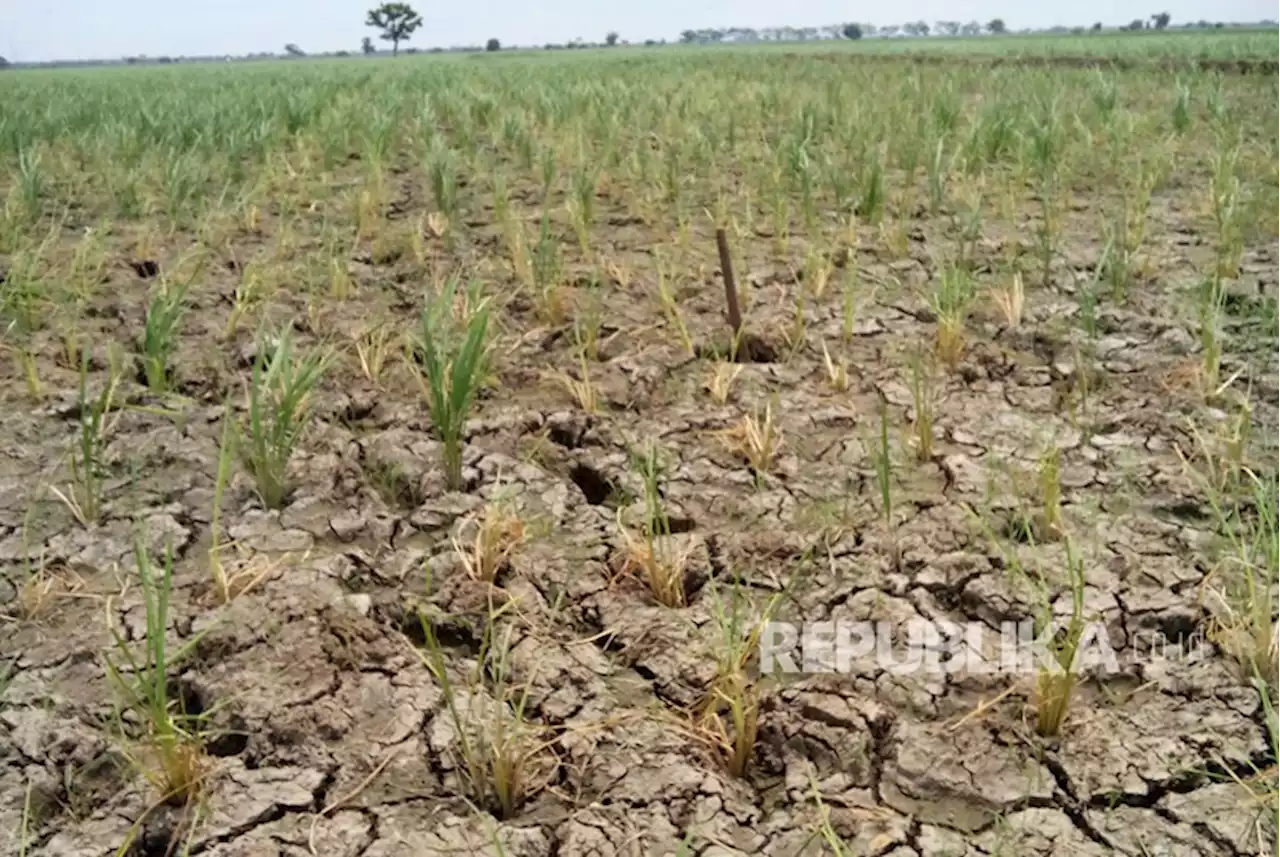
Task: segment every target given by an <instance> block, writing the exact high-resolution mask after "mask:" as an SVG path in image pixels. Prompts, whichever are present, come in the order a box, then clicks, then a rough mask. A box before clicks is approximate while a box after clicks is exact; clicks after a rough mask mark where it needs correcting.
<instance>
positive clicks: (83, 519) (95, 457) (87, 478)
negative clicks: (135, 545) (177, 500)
mask: <svg viewBox="0 0 1280 857" xmlns="http://www.w3.org/2000/svg"><path fill="white" fill-rule="evenodd" d="M107 363H108V368H107V380H106V383H105V384H103V387H102V391H101V392H100V393H99V394H98V397H97V398H96V399H91V398H90V396H89V352H88V351H85V352H83V353H82V354H81V358H80V395H79V409H78V410H79V412H80V430H79V432H78V436H77V443H76V445H75V446H74V447H72V450H71V485H70V486H68V488H67V490H66V491H65V492H64V491H61V490H59V489H57V488H52V489H51V490H52V491H53V493H54V495H55V496H56V497H57V498H58V499H59V500H61V501H62V502H63V503H64V504H65V505H66V507H67V508H68V509H70V510H71V514H72V515H74V516H75V519H76V521H78V522H79V524H80V525H81V526H82V527H88V526H90V525H92V524H95V523H97V521H98V518H99V516H100V515H101V514H102V493H103V485H104V481H105V479H106V463H105V461H104V458H105V454H106V447H107V434H108V431H109V429H110V423H109V421H108V417H109V416H110V414H111V410H112V407H113V406H114V405H115V398H116V392H117V390H118V388H119V386H120V379H121V377H122V375H123V367H122V365H121V363H122V361H121V359H120V354H119V352H118V350H117V349H115V348H109V349H108V360H107Z"/></svg>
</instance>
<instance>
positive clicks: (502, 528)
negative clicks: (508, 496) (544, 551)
mask: <svg viewBox="0 0 1280 857" xmlns="http://www.w3.org/2000/svg"><path fill="white" fill-rule="evenodd" d="M467 527H471V528H473V529H474V530H475V535H474V536H472V537H470V538H469V539H466V540H461V539H459V538H458V537H457V536H454V537H453V538H452V542H453V550H454V553H455V554H457V556H458V558H459V559H460V560H461V561H462V565H463V567H464V568H465V569H466V570H467V575H468V576H469V577H471V578H472V579H473V580H479V581H482V582H484V583H493V582H494V580H495V579H496V578H497V576H498V572H499V571H501V570H502V568H503V566H505V565H506V563H507V560H508V559H509V558H510V556H511V553H512V551H514V550H515V549H516V548H518V547H519V546H520V545H521V544H522V543H523V542H524V540H525V524H524V521H523V520H522V519H521V518H520V516H519V515H518V514H517V513H516V512H515V511H514V510H513V508H512V507H511V505H510V503H507V502H502V501H494V502H491V503H489V504H487V505H486V506H485V508H484V512H483V513H482V514H481V515H480V516H479V517H478V518H477V519H475V520H473V521H468V522H465V523H464V528H467Z"/></svg>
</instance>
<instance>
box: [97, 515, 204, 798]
mask: <svg viewBox="0 0 1280 857" xmlns="http://www.w3.org/2000/svg"><path fill="white" fill-rule="evenodd" d="M134 558H135V561H136V564H137V569H138V576H139V583H140V585H141V591H142V597H143V606H144V607H145V612H146V628H145V637H144V638H143V640H142V641H141V646H139V645H138V644H137V643H135V642H133V641H132V640H130V639H129V638H128V636H127V632H126V631H124V630H122V629H120V628H118V627H116V624H115V622H113V621H110V620H109V627H110V629H111V634H112V638H113V647H112V649H111V651H110V652H109V653H108V654H106V655H105V656H104V659H105V661H106V668H107V677H108V679H109V680H110V683H111V686H112V688H113V690H114V691H115V693H116V696H117V724H118V725H119V726H120V728H121V730H122V731H123V730H124V720H123V715H124V713H125V712H132V713H133V714H134V715H136V716H137V718H138V720H139V721H140V723H141V726H142V734H141V735H140V736H139V737H138V739H137V741H136V748H135V749H130V750H129V751H128V753H127V756H128V758H129V759H130V760H131V761H132V762H133V763H134V765H135V766H136V767H137V768H138V769H139V771H140V772H141V773H142V775H143V776H144V777H145V778H146V779H147V781H148V782H150V783H151V785H152V786H153V787H154V788H155V789H156V791H157V792H158V793H159V795H160V797H161V799H162V800H163V801H164V802H165V803H172V804H179V805H184V804H189V803H191V802H193V801H195V800H197V799H198V798H199V797H200V795H201V793H202V792H203V790H204V788H205V786H206V785H207V782H208V776H209V773H210V765H209V760H208V757H207V756H206V755H205V752H204V746H203V744H202V742H201V738H200V735H199V718H198V717H196V716H195V715H189V714H188V713H187V712H186V711H184V710H183V709H182V701H181V698H180V697H175V695H174V693H173V690H172V688H173V687H174V683H173V681H174V675H175V670H176V668H177V667H178V666H179V665H181V664H182V662H183V661H184V660H186V659H187V658H189V657H190V655H191V654H192V652H194V650H195V647H196V646H197V645H198V644H199V642H200V639H201V637H202V636H203V635H202V634H195V635H193V636H192V637H190V638H188V639H187V640H186V641H185V642H184V643H183V644H182V645H181V646H179V647H177V648H176V649H172V648H170V646H169V643H168V640H167V635H168V632H169V597H170V593H171V592H172V588H173V553H172V550H166V553H165V559H164V564H163V566H161V567H160V568H159V569H156V568H155V567H154V566H153V565H152V562H151V558H150V556H149V555H148V553H147V549H146V546H145V545H144V544H143V541H142V537H141V535H139V537H138V539H137V542H136V544H135V548H134ZM108 606H110V599H108ZM108 615H110V610H108ZM139 649H140V651H139Z"/></svg>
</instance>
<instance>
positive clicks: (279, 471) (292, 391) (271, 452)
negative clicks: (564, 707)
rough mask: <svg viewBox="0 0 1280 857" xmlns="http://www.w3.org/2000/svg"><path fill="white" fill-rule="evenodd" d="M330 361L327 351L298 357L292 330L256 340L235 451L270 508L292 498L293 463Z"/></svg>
mask: <svg viewBox="0 0 1280 857" xmlns="http://www.w3.org/2000/svg"><path fill="white" fill-rule="evenodd" d="M330 363H331V355H330V354H328V353H327V352H323V351H318V350H317V351H312V352H309V353H306V354H301V355H299V354H295V352H294V346H293V335H292V333H291V331H290V329H289V328H288V327H285V328H283V329H282V330H281V331H280V332H279V333H278V334H276V335H275V336H274V337H266V336H259V338H258V354H257V357H256V358H255V359H254V363H253V372H252V375H251V376H250V379H249V388H248V392H247V399H248V401H247V412H248V413H247V416H246V420H245V422H244V424H243V425H242V426H241V429H240V436H239V437H238V439H237V442H236V447H237V449H238V450H239V452H240V458H241V460H242V461H243V462H244V466H245V469H246V470H248V471H249V475H250V476H252V477H253V480H254V483H255V485H256V487H257V489H258V496H259V498H260V499H261V500H262V504H263V505H264V506H266V507H267V508H268V509H279V508H281V507H282V506H284V503H285V501H286V500H287V499H288V497H289V493H290V490H291V484H290V481H289V476H288V468H289V462H290V461H291V460H292V458H293V453H294V451H295V449H296V448H297V446H298V443H299V441H301V439H302V436H303V434H304V433H305V431H306V429H307V426H308V425H309V424H310V421H311V416H312V414H311V402H312V396H313V394H314V393H315V389H316V386H317V385H318V384H319V383H320V379H321V378H323V377H324V374H325V372H326V371H327V370H328V368H329V365H330Z"/></svg>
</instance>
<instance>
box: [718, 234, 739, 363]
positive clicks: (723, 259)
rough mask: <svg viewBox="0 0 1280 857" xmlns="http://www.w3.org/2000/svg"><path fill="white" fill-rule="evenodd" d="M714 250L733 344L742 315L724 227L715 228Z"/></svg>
mask: <svg viewBox="0 0 1280 857" xmlns="http://www.w3.org/2000/svg"><path fill="white" fill-rule="evenodd" d="M716 249H718V250H719V251H720V275H721V276H723V277H724V300H725V303H726V304H728V306H729V326H730V327H732V328H733V339H734V342H737V341H738V337H739V336H740V335H741V334H742V313H741V311H739V309H738V285H737V283H736V282H735V281H734V279H733V260H731V259H730V258H729V237H728V236H727V235H725V232H724V227H722V226H720V227H716Z"/></svg>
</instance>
